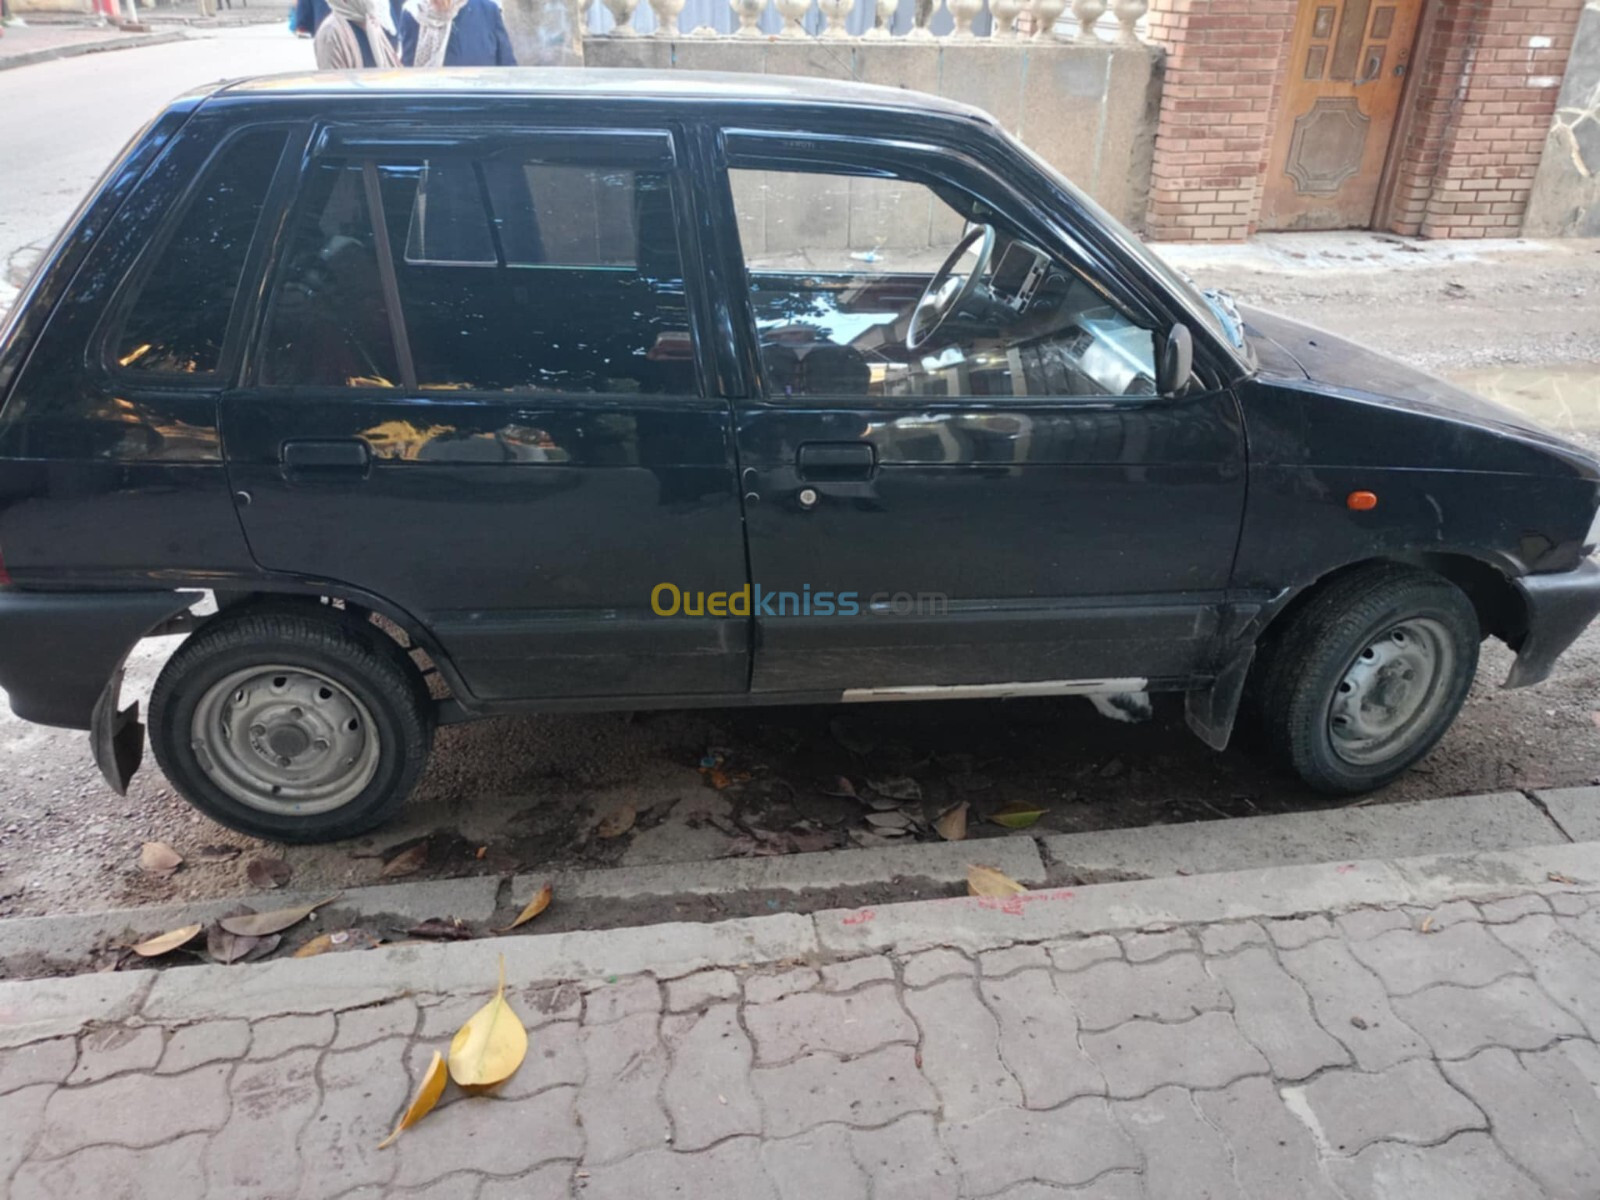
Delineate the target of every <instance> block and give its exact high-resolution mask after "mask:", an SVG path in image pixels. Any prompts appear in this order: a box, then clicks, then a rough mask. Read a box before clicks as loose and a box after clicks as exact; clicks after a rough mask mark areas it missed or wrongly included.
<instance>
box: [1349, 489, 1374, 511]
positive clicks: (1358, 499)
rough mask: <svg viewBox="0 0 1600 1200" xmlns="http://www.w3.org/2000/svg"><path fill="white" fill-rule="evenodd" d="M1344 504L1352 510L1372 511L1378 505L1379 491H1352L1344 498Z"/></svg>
mask: <svg viewBox="0 0 1600 1200" xmlns="http://www.w3.org/2000/svg"><path fill="white" fill-rule="evenodd" d="M1344 504H1345V507H1346V508H1348V509H1350V511H1351V512H1370V511H1372V510H1373V509H1374V508H1377V507H1378V493H1377V492H1351V493H1350V494H1349V495H1348V496H1346V497H1345V498H1344Z"/></svg>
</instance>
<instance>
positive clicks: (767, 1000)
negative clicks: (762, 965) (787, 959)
mask: <svg viewBox="0 0 1600 1200" xmlns="http://www.w3.org/2000/svg"><path fill="white" fill-rule="evenodd" d="M820 980H821V976H820V975H818V974H817V973H816V972H815V971H813V970H812V969H811V968H810V967H797V968H795V969H794V970H792V971H779V972H778V973H777V974H775V975H771V974H767V975H750V976H748V977H746V979H745V981H744V998H745V1002H746V1003H747V1004H771V1003H772V1002H773V1001H775V1000H782V999H783V998H784V997H785V996H793V995H795V994H796V993H797V992H809V991H810V990H811V989H812V988H814V987H816V986H817V983H818V982H819V981H820Z"/></svg>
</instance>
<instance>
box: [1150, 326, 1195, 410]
mask: <svg viewBox="0 0 1600 1200" xmlns="http://www.w3.org/2000/svg"><path fill="white" fill-rule="evenodd" d="M1193 373H1194V335H1193V334H1191V333H1190V332H1189V327H1188V326H1187V325H1182V324H1180V325H1174V326H1173V327H1172V332H1171V333H1169V334H1167V342H1166V345H1164V346H1163V347H1162V348H1161V362H1160V365H1159V366H1158V367H1157V369H1156V391H1158V392H1160V393H1161V395H1163V396H1176V395H1178V394H1179V393H1180V392H1182V391H1183V390H1184V389H1185V388H1186V387H1188V386H1189V376H1190V375H1192V374H1193Z"/></svg>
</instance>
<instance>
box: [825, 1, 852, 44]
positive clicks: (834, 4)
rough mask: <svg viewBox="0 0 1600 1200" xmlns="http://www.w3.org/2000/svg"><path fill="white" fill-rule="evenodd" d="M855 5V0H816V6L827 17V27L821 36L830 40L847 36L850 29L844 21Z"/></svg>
mask: <svg viewBox="0 0 1600 1200" xmlns="http://www.w3.org/2000/svg"><path fill="white" fill-rule="evenodd" d="M855 6H856V0H817V7H818V8H820V9H821V10H822V15H823V16H824V17H826V18H827V19H828V27H827V28H826V29H824V30H823V31H822V36H823V37H825V38H827V39H829V40H830V41H837V40H838V39H839V38H847V37H849V36H850V30H849V29H847V28H846V27H845V22H846V21H847V20H848V19H849V17H850V10H851V9H852V8H854V7H855Z"/></svg>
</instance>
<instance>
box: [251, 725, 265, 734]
mask: <svg viewBox="0 0 1600 1200" xmlns="http://www.w3.org/2000/svg"><path fill="white" fill-rule="evenodd" d="M250 736H251V737H266V736H267V727H266V726H265V725H252V726H250Z"/></svg>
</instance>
